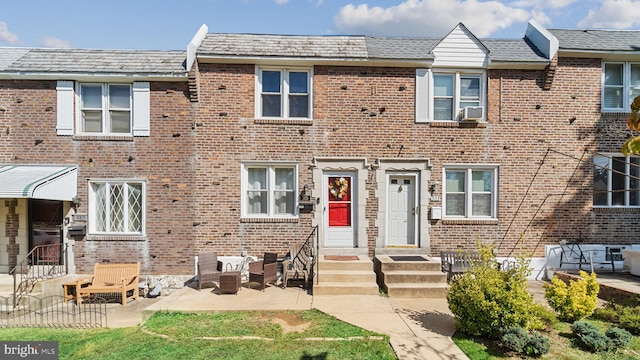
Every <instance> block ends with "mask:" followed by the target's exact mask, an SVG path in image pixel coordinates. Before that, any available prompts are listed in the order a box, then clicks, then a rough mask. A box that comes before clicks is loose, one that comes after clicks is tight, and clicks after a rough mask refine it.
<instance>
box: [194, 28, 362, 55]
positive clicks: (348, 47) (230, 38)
mask: <svg viewBox="0 0 640 360" xmlns="http://www.w3.org/2000/svg"><path fill="white" fill-rule="evenodd" d="M198 56H230V57H234V56H240V57H245V56H273V57H301V58H351V59H353V58H366V57H367V45H366V44H365V40H364V37H363V36H298V35H256V34H207V35H206V36H205V38H204V39H203V40H202V43H201V44H200V47H198Z"/></svg>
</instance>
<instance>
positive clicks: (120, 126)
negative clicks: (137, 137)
mask: <svg viewBox="0 0 640 360" xmlns="http://www.w3.org/2000/svg"><path fill="white" fill-rule="evenodd" d="M79 88H80V91H79V97H80V114H81V119H80V125H81V129H82V130H81V132H83V133H94V134H130V133H131V85H120V84H80V85H79Z"/></svg>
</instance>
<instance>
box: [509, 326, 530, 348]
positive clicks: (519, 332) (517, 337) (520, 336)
mask: <svg viewBox="0 0 640 360" xmlns="http://www.w3.org/2000/svg"><path fill="white" fill-rule="evenodd" d="M529 340H530V339H529V334H527V330H525V329H523V328H521V327H519V326H513V327H510V328H508V329H506V330H505V331H504V334H503V335H502V346H504V347H505V348H506V349H508V350H511V351H515V352H517V353H518V354H522V353H524V348H525V346H527V344H528V343H529Z"/></svg>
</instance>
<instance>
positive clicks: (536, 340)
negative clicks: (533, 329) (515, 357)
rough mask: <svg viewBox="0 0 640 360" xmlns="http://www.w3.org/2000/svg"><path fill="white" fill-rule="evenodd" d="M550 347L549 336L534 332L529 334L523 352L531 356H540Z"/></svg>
mask: <svg viewBox="0 0 640 360" xmlns="http://www.w3.org/2000/svg"><path fill="white" fill-rule="evenodd" d="M550 349H551V342H550V341H549V338H548V337H546V336H543V335H541V334H538V333H535V334H533V335H531V339H530V340H529V343H528V344H527V346H526V347H525V349H524V353H525V355H527V356H531V357H540V356H542V355H544V354H546V353H548V352H549V350H550Z"/></svg>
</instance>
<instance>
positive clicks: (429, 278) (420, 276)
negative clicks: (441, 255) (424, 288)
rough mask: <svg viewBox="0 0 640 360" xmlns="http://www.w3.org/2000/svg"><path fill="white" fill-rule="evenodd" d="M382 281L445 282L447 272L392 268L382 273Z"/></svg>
mask: <svg viewBox="0 0 640 360" xmlns="http://www.w3.org/2000/svg"><path fill="white" fill-rule="evenodd" d="M383 277H384V279H383V281H384V282H385V283H387V284H392V283H393V284H401V283H440V284H442V283H446V282H447V274H446V273H443V272H441V271H418V270H406V271H401V270H394V271H385V272H384V273H383Z"/></svg>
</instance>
